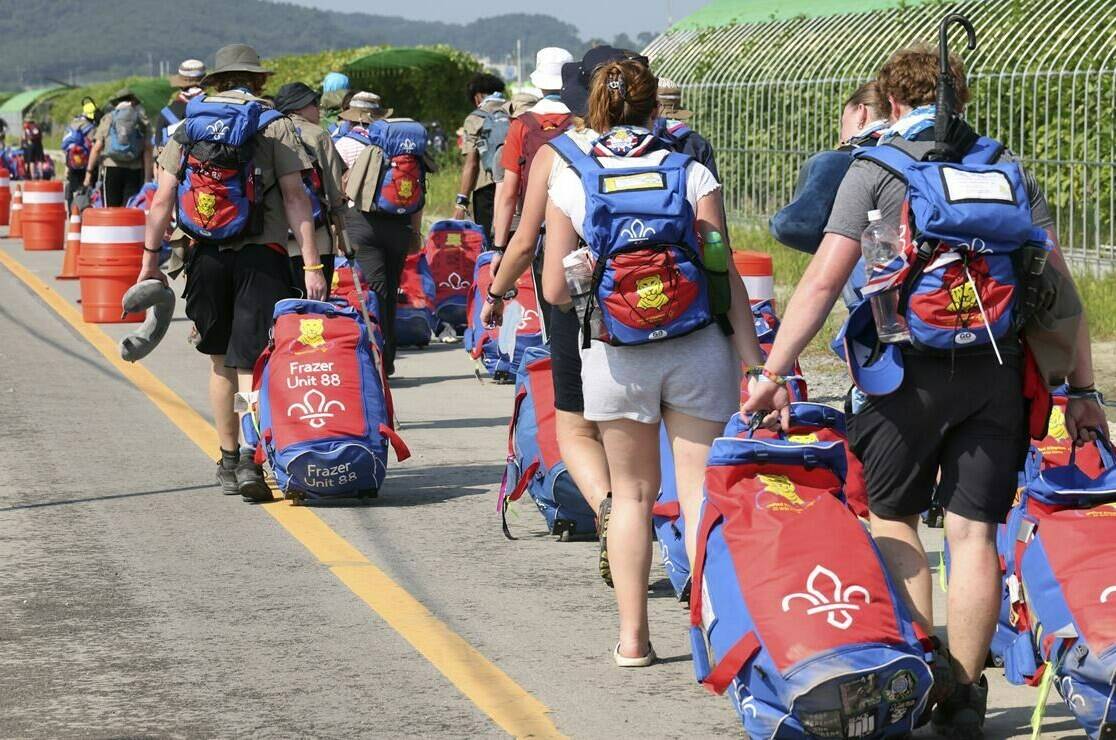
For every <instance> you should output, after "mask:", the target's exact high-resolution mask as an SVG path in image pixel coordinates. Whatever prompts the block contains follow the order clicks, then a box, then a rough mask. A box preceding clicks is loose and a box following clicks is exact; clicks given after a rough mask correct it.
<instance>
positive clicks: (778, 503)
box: [756, 474, 807, 511]
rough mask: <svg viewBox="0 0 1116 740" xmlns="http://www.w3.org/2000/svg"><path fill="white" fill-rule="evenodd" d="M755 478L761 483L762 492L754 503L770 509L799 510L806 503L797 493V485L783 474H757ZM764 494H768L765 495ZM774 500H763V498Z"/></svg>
mask: <svg viewBox="0 0 1116 740" xmlns="http://www.w3.org/2000/svg"><path fill="white" fill-rule="evenodd" d="M756 480H758V481H759V482H760V483H762V484H763V492H762V493H760V495H759V497H757V499H756V503H758V504H760V505H761V506H762V507H763V508H765V509H768V510H772V511H799V510H801V509H803V508H804V507H805V506H806V505H807V504H806V501H805V500H804V499H803V498H802V497H801V496H799V495H798V487H797V486H795V484H794V482H793V481H791V479H790V478H788V477H787V476H785V475H762V474H761V475H757V476H756ZM765 494H769V495H768V496H765ZM771 496H773V497H774V500H768V501H763V499H764V498H768V499H770V497H771Z"/></svg>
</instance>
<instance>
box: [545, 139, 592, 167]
mask: <svg viewBox="0 0 1116 740" xmlns="http://www.w3.org/2000/svg"><path fill="white" fill-rule="evenodd" d="M547 144H549V145H550V146H551V147H552V148H553V149H554V152H555V153H556V154H557V155H558V156H559V157H561V158H562V160H563V161H564V162H565V163H566V164H567V165H569V168H570V169H571V170H573V171H574V172H576V173H578V174H579V175H580V174H581V173H582V170H583V169H586V164H588V165H590V166H592V165H595V164H596V163H595V162H594V161H593V158H592V157H591V156H590V155H588V154H586V153H585V152H584V151H582V150H581V147H579V146H578V145H577V142H575V141H574V140H573V139H571V138H570V137H568V136H555V137H554V138H553V139H551V140H550V141H549V142H547Z"/></svg>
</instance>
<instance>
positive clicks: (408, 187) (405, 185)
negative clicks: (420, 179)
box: [398, 180, 415, 200]
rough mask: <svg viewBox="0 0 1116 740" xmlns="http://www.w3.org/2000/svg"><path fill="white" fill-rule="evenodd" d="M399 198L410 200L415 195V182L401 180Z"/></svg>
mask: <svg viewBox="0 0 1116 740" xmlns="http://www.w3.org/2000/svg"><path fill="white" fill-rule="evenodd" d="M398 192H399V197H400V198H403V199H404V200H410V199H411V196H413V195H414V194H415V181H414V180H400V181H399V191H398Z"/></svg>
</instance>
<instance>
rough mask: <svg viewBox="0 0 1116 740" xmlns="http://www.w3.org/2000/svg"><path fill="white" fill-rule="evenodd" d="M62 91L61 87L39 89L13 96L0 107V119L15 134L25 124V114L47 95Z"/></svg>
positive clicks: (53, 86)
mask: <svg viewBox="0 0 1116 740" xmlns="http://www.w3.org/2000/svg"><path fill="white" fill-rule="evenodd" d="M59 89H61V86H60V85H51V86H49V87H39V88H35V89H34V90H25V91H23V92H21V93H19V94H18V95H13V96H12V97H10V98H8V99H7V100H5V101H4V104H3V105H0V118H3V119H4V122H5V123H6V124H8V131H9V132H13V131H16V130H18V129H19V127H20V126H21V125H22V124H23V113H24V111H26V110H27V109H29V108H30V107H31V106H33V105H34V104H35V102H36V101H38V100H39V99H40V98H42V97H43V96H44V95H46V94H47V93H50V92H53V91H55V90H59Z"/></svg>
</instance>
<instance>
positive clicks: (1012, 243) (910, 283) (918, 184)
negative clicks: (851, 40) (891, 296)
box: [854, 137, 1047, 350]
mask: <svg viewBox="0 0 1116 740" xmlns="http://www.w3.org/2000/svg"><path fill="white" fill-rule="evenodd" d="M1003 152H1004V146H1003V145H1002V144H1000V143H999V142H997V141H995V140H993V139H990V138H987V137H981V138H979V139H978V140H977V141H976V143H975V144H974V145H973V146H972V148H971V149H970V150H969V152H968V153H967V154H965V156H964V157H962V159H961V161H960V162H956V163H955V162H927V161H920V160H918V159H916V158H915V157H914V156H912V155H911V154H910V153H909V152H908V151H907V150H906V149H904V148H903V147H902V146H900V145H897V144H896V143H891V142H888V143H884V144H880V145H878V146H870V147H861V148H859V149H857V150H856V151H855V152H854V156H855V157H856V158H857V159H861V160H866V161H869V162H874V163H876V164H878V165H879V166H881V167H883V168H884V169H886V170H887V171H888V172H890V173H891V174H892V175H894V176H895V177H897V178H898V179H899V180H901V181H902V182H903V183H904V184H905V185H906V186H907V197H906V200H905V201H904V203H903V210H902V220H901V229H900V234H901V237H900V239H901V247H902V252H903V253H902V255H901V258H900V257H897V258H896V259H894V260H892V262H891V263H890V264H889V265H887V266H885V267H877V268H874V270H873V273H872V274H871V275H870V276H869V279H868V281H867V284H866V285H864V287H863V288H862V289H861V292H862V294H863V295H864V296H865V297H870V296H872V295H874V294H876V293H878V292H880V291H883V290H888V289H891V288H895V287H897V286H898V287H900V288H901V290H900V311H902V312H903V313H904V314H905V315H906V318H907V324H908V327H909V330H910V334H911V342H912V344H913V345H914V346H915V347H918V348H926V349H936V350H952V349H959V348H965V347H979V346H982V345H984V346H987V345H995V343H996V342H998V341H999V340H1000V339H1002V338H1004V337H1009V336H1011V335H1012V334H1013V333H1014V332H1015V330H1016V327H1015V326H1014V321H1013V319H1014V317H1015V311H1014V309H1015V304H1016V287H1017V284H1018V277H1017V275H1016V271H1015V267H1014V265H1013V259H1012V258H1013V255H1014V254H1015V253H1016V252H1017V251H1018V250H1019V249H1021V248H1022V247H1023V246H1024V245H1026V244H1028V243H1037V244H1039V245H1043V244H1045V243H1046V240H1047V237H1046V234H1045V232H1044V231H1043V230H1042V229H1039V228H1037V227H1035V225H1034V222H1033V220H1032V217H1031V204H1030V199H1029V197H1028V194H1027V187H1026V183H1025V179H1024V175H1023V170H1022V168H1021V167H1020V166H1019V164H1018V163H1016V162H1000V161H999V159H1000V157H1001V155H1002V154H1003Z"/></svg>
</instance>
